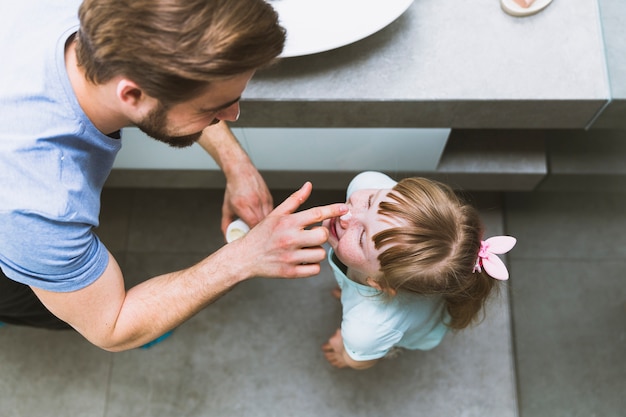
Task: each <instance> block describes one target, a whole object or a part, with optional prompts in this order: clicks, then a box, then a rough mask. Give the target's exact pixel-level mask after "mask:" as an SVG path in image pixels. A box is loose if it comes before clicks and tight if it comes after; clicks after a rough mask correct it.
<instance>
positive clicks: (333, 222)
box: [328, 217, 339, 240]
mask: <svg viewBox="0 0 626 417" xmlns="http://www.w3.org/2000/svg"><path fill="white" fill-rule="evenodd" d="M337 219H338V218H337V217H333V218H332V219H330V224H329V225H328V229H329V230H330V234H331V235H332V236H333V237H334V238H335V239H337V240H339V236H337Z"/></svg>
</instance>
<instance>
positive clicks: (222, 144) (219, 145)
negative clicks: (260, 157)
mask: <svg viewBox="0 0 626 417" xmlns="http://www.w3.org/2000/svg"><path fill="white" fill-rule="evenodd" d="M198 144H200V146H202V147H203V148H204V150H206V151H207V152H208V153H209V155H211V157H212V158H213V159H214V160H215V162H216V163H217V165H219V167H220V168H221V169H222V171H224V174H225V175H226V177H227V178H228V177H229V176H230V174H231V173H232V172H233V170H236V167H237V165H238V164H241V163H243V162H245V163H251V162H250V158H249V157H248V154H247V153H246V151H245V150H244V149H243V148H242V147H241V145H240V144H239V141H238V140H237V138H236V137H235V135H233V133H232V131H231V130H230V128H229V127H228V125H227V124H226V122H224V121H220V122H219V123H217V124H215V125H213V126H209V127H207V128H206V129H204V131H203V132H202V136H201V137H200V140H199V141H198Z"/></svg>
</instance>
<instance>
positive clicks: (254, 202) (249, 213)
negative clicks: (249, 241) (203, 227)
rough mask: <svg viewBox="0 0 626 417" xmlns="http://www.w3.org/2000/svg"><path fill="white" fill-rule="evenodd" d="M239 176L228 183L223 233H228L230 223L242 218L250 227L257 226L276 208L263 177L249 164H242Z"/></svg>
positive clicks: (223, 208) (225, 194)
mask: <svg viewBox="0 0 626 417" xmlns="http://www.w3.org/2000/svg"><path fill="white" fill-rule="evenodd" d="M237 170H238V171H239V173H238V175H236V176H231V177H230V178H228V179H227V182H226V192H225V193H224V204H223V206H222V232H223V233H226V228H227V227H228V225H229V223H230V222H232V221H233V220H235V219H236V218H238V217H239V218H241V220H243V221H244V222H246V224H247V225H248V226H250V227H254V226H256V225H257V224H258V223H259V222H260V221H261V220H263V219H264V218H265V216H267V215H268V214H269V213H270V212H271V211H272V209H273V208H274V200H273V198H272V194H271V193H270V190H269V189H268V188H267V185H266V184H265V181H264V180H263V177H261V174H260V173H259V171H257V169H256V168H255V167H254V166H253V165H252V163H249V164H240V165H239V167H238V168H237Z"/></svg>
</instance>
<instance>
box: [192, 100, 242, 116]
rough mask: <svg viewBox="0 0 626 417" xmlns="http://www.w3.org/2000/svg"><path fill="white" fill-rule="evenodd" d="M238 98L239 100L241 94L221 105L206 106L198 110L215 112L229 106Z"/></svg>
mask: <svg viewBox="0 0 626 417" xmlns="http://www.w3.org/2000/svg"><path fill="white" fill-rule="evenodd" d="M239 100H241V96H239V97H237V98H236V99H234V100H232V101H229V102H228V103H224V104H222V105H221V106H217V107H213V108H208V109H207V108H201V109H200V110H199V111H200V112H201V113H210V112H216V111H220V110H224V109H227V108H229V107H230V106H232V105H233V104H235V103H237V102H238V101H239Z"/></svg>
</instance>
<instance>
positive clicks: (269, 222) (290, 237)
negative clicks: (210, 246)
mask: <svg viewBox="0 0 626 417" xmlns="http://www.w3.org/2000/svg"><path fill="white" fill-rule="evenodd" d="M311 190H312V185H311V183H310V182H307V183H305V184H304V185H303V186H302V188H300V189H299V190H298V191H296V192H294V193H293V194H292V195H291V196H289V197H288V198H287V199H286V200H285V201H284V202H283V203H281V204H280V205H279V206H278V207H276V209H274V211H272V212H271V213H270V214H269V215H268V216H267V217H266V218H265V219H263V220H262V221H261V222H260V223H259V224H258V225H257V226H256V227H254V228H253V229H252V230H250V232H248V234H247V235H246V236H244V237H243V238H241V239H239V240H236V241H234V242H232V243H230V245H237V246H241V247H242V248H237V250H238V251H239V253H241V256H242V257H244V258H245V259H240V260H239V262H240V263H241V264H242V266H244V265H245V269H246V270H247V271H248V272H247V274H246V275H250V274H251V275H253V276H261V277H267V278H272V277H282V278H301V277H308V276H312V275H317V274H319V272H320V262H322V261H323V260H324V259H325V258H326V251H325V250H324V248H323V247H322V244H324V243H325V242H326V241H327V240H328V230H327V229H326V228H323V227H312V228H310V226H311V225H315V224H317V223H321V222H322V221H323V220H325V219H328V218H331V217H339V216H342V215H343V214H344V213H346V212H347V210H348V208H347V206H346V205H345V204H344V203H336V204H331V205H328V206H319V207H313V208H310V209H308V210H304V211H301V212H297V213H296V212H295V211H296V210H297V209H298V207H300V205H301V204H302V203H304V202H305V201H306V199H307V198H308V197H309V195H310V194H311Z"/></svg>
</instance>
